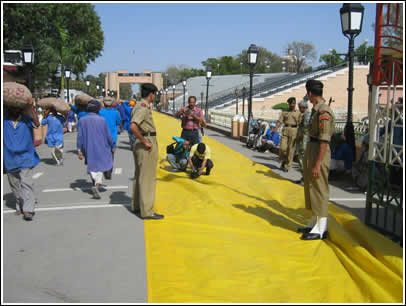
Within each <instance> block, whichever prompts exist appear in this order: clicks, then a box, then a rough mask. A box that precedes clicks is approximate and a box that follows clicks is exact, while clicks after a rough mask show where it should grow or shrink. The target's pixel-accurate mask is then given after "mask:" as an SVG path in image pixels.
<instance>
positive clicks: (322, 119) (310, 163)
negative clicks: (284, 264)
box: [298, 80, 335, 240]
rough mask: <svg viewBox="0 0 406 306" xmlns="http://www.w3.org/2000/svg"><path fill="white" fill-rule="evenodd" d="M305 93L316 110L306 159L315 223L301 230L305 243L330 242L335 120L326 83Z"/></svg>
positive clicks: (311, 83) (312, 82)
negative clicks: (329, 204) (330, 193)
mask: <svg viewBox="0 0 406 306" xmlns="http://www.w3.org/2000/svg"><path fill="white" fill-rule="evenodd" d="M306 91H307V95H308V97H309V100H310V102H311V103H312V104H313V109H312V113H311V117H310V125H309V142H308V143H307V146H306V151H305V157H304V165H303V166H304V192H305V205H306V208H307V209H311V210H312V212H313V216H312V219H311V220H310V222H309V223H308V224H307V225H306V227H302V228H299V229H298V232H300V233H303V235H302V237H301V239H302V240H316V239H325V238H327V216H328V198H329V187H328V172H329V168H330V160H331V152H330V146H329V141H330V139H331V135H332V134H333V133H334V126H335V117H334V113H333V111H332V110H331V108H330V107H329V106H328V105H327V103H326V101H325V100H324V99H323V83H321V82H320V81H317V80H309V81H307V82H306Z"/></svg>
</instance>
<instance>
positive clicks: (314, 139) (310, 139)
mask: <svg viewBox="0 0 406 306" xmlns="http://www.w3.org/2000/svg"><path fill="white" fill-rule="evenodd" d="M309 141H310V142H320V139H318V138H315V137H311V136H310V137H309ZM323 141H324V140H323ZM324 142H328V143H330V142H329V141H324Z"/></svg>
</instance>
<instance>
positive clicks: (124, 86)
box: [119, 83, 133, 100]
mask: <svg viewBox="0 0 406 306" xmlns="http://www.w3.org/2000/svg"><path fill="white" fill-rule="evenodd" d="M132 94H133V90H132V89H131V84H129V83H120V98H119V99H123V100H129V99H131V97H132Z"/></svg>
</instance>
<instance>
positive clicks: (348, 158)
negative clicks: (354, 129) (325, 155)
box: [330, 133, 353, 175]
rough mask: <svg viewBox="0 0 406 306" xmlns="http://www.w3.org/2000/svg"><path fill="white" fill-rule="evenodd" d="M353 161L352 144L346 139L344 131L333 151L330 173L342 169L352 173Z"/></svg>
mask: <svg viewBox="0 0 406 306" xmlns="http://www.w3.org/2000/svg"><path fill="white" fill-rule="evenodd" d="M352 162H353V154H352V149H351V146H350V145H349V144H348V143H347V142H346V141H345V136H344V133H341V134H340V138H339V140H338V144H337V146H336V147H335V149H334V151H333V152H331V162H330V175H334V174H336V173H337V172H342V171H345V172H347V173H350V172H351V168H352Z"/></svg>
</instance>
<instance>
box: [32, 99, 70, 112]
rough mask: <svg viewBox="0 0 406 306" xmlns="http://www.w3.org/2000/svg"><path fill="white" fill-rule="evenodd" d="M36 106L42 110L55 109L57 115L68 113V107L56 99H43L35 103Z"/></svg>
mask: <svg viewBox="0 0 406 306" xmlns="http://www.w3.org/2000/svg"><path fill="white" fill-rule="evenodd" d="M37 105H38V106H40V107H41V108H44V109H49V108H51V107H55V110H56V111H57V112H58V113H61V114H66V113H68V112H69V110H70V107H69V105H68V104H67V103H65V102H64V101H62V100H60V99H57V98H52V97H50V98H44V99H41V100H39V101H38V102H37Z"/></svg>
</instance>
